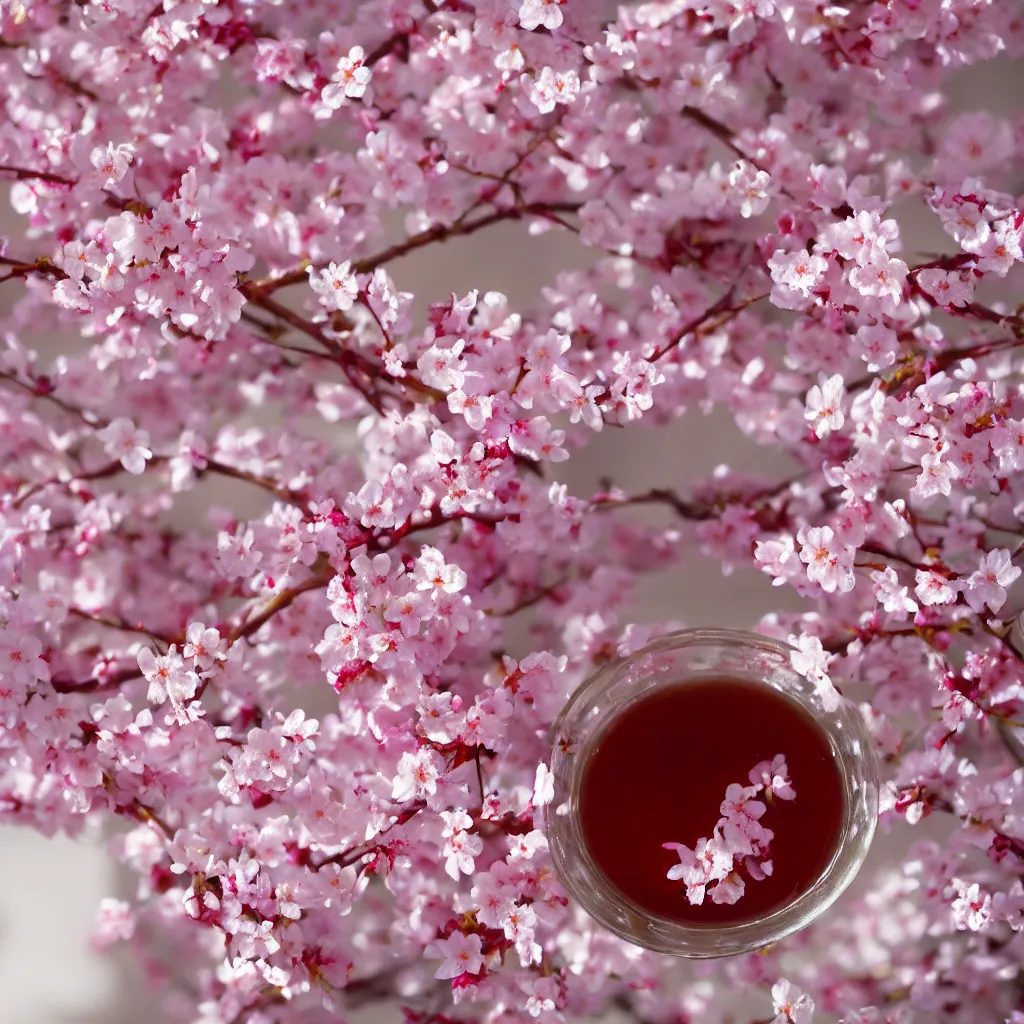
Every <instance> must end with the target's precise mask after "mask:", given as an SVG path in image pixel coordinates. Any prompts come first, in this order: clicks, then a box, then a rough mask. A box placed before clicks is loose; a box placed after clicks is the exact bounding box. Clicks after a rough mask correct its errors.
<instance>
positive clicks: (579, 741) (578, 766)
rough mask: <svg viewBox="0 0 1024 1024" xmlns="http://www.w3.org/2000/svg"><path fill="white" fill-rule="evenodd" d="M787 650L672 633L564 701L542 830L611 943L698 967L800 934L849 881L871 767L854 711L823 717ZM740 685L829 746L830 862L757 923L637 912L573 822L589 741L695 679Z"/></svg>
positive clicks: (844, 708) (872, 813) (866, 828)
mask: <svg viewBox="0 0 1024 1024" xmlns="http://www.w3.org/2000/svg"><path fill="white" fill-rule="evenodd" d="M791 650H792V648H790V647H789V646H788V645H787V644H784V643H780V642H779V641H777V640H772V639H770V638H769V637H765V636H761V635H759V634H757V633H747V632H744V631H741V630H733V629H688V630H683V631H681V632H677V633H672V634H669V635H668V636H664V637H661V638H659V639H658V640H655V641H654V642H653V643H651V644H649V645H648V646H647V647H644V648H643V649H642V650H640V651H637V652H636V653H635V654H632V655H630V656H629V657H626V658H621V659H618V660H616V661H613V662H611V663H609V664H608V665H605V666H604V667H602V668H601V669H599V670H598V671H597V672H595V673H594V674H593V675H592V676H590V678H589V679H587V680H586V681H585V682H584V683H583V684H582V685H581V686H580V687H579V688H578V689H577V690H576V692H575V693H574V694H573V695H572V697H570V698H569V701H568V703H567V704H566V706H565V708H564V709H563V710H562V713H561V714H560V715H559V717H558V719H557V720H556V722H555V724H554V726H553V727H552V754H551V771H552V774H553V775H554V787H555V795H554V800H553V801H552V802H551V803H550V804H549V805H548V807H547V808H545V818H544V822H543V824H544V828H545V829H546V832H547V836H548V842H549V843H550V846H551V854H552V858H553V861H554V866H555V870H556V871H557V872H558V874H559V876H560V877H561V879H562V882H563V884H564V885H565V887H566V889H567V890H568V891H569V894H570V895H571V896H572V897H573V898H574V899H575V900H576V901H577V902H578V903H579V904H580V905H581V906H582V907H583V908H584V910H586V911H587V913H589V914H590V916H591V917H593V918H594V919H595V920H596V921H598V922H599V923H600V924H602V925H604V927H605V928H607V929H608V930H609V931H611V932H614V933H615V934H616V935H618V936H619V937H621V938H623V939H626V940H627V941H629V942H632V943H635V944H636V945H638V946H643V947H645V948H647V949H650V950H654V951H655V952H658V953H669V954H672V955H675V956H682V957H692V958H699V959H707V958H711V957H720V956H730V955H732V954H735V953H746V952H750V951H752V950H756V949H762V948H764V947H765V946H770V945H772V944H773V943H775V942H778V941H779V940H780V939H782V938H784V937H785V936H787V935H790V934H792V933H793V932H795V931H798V930H799V929H801V928H804V927H805V926H806V925H808V924H810V922H811V921H813V920H814V918H816V917H817V916H818V915H819V914H821V913H822V912H823V911H824V910H825V909H826V908H828V907H829V906H830V905H831V904H832V903H833V902H834V901H835V900H836V898H837V897H838V896H839V895H840V893H842V891H843V890H844V889H845V888H846V887H847V886H848V885H849V884H850V882H852V881H853V879H854V876H855V875H856V874H857V871H858V869H859V868H860V866H861V864H862V863H863V861H864V858H865V856H866V855H867V852H868V849H869V847H870V846H871V840H872V837H873V836H874V832H875V823H876V820H877V817H878V764H877V761H876V759H875V754H874V748H873V744H872V741H871V737H870V735H869V733H868V731H867V727H866V725H865V724H864V720H863V718H862V717H861V715H860V713H859V712H858V711H857V708H856V707H855V706H854V705H853V704H852V703H851V702H850V701H848V700H843V701H842V703H841V705H840V707H839V709H838V710H836V711H833V712H827V711H825V709H824V708H823V707H822V705H821V701H820V699H819V698H818V696H817V695H816V694H815V692H814V687H813V685H812V684H811V683H810V682H808V681H807V680H806V679H805V678H804V677H803V676H801V675H799V674H798V673H797V672H796V671H794V669H793V668H792V666H791V664H790V658H789V655H790V651H791ZM724 676H727V677H730V678H737V679H743V680H747V681H750V682H754V683H760V684H763V685H764V686H771V687H774V688H775V689H776V690H778V691H779V692H780V693H783V694H785V695H787V696H788V697H790V698H792V699H794V700H795V701H797V702H798V703H799V704H800V705H802V706H803V707H804V708H805V709H806V710H807V711H809V712H810V713H811V715H812V716H813V717H814V719H815V721H816V722H817V724H818V726H819V727H820V728H821V729H822V731H823V732H824V733H825V735H826V736H827V738H828V741H829V744H830V745H831V748H832V754H833V756H834V757H835V760H836V766H837V768H838V770H839V774H840V777H841V779H842V781H843V788H844V813H843V821H842V828H841V831H840V835H839V839H838V841H837V844H836V849H835V852H834V854H833V856H832V859H831V861H830V862H829V864H828V866H827V867H826V868H825V870H824V872H823V873H822V874H821V876H820V877H819V878H818V880H817V881H816V882H815V883H814V884H813V885H812V886H811V887H810V888H809V889H808V890H807V891H806V892H804V893H803V894H802V895H801V896H799V897H797V899H796V900H794V901H793V902H792V903H789V904H787V905H785V906H783V907H781V908H779V909H778V910H775V911H773V912H771V913H770V914H768V915H766V916H765V917H762V918H758V919H755V920H752V921H744V922H741V923H736V924H730V925H726V926H720V925H715V926H705V927H701V926H697V925H693V924H683V923H681V922H679V921H674V920H672V919H670V918H666V917H661V916H659V915H657V914H652V913H651V912H650V911H648V910H644V909H641V908H640V907H639V906H637V905H636V904H635V903H633V902H632V901H631V900H630V899H629V898H628V897H626V896H625V895H624V894H623V893H621V892H620V891H619V890H618V889H617V888H616V887H615V886H614V885H613V884H612V882H611V881H610V880H609V879H608V878H607V877H606V876H605V875H604V873H603V872H602V871H601V869H600V868H599V867H598V866H597V864H596V863H595V862H594V860H593V859H592V857H591V856H590V854H589V852H588V850H587V847H586V844H585V842H584V838H583V831H582V827H581V823H580V819H579V794H580V786H581V782H582V779H583V776H584V774H585V770H586V766H587V761H588V758H589V757H590V755H591V752H592V751H593V749H594V747H595V744H596V741H597V740H598V739H599V737H600V736H601V735H602V733H603V732H604V731H605V729H607V727H608V726H609V725H610V724H611V722H612V721H613V720H614V719H615V718H616V717H617V716H618V715H620V714H621V713H622V712H623V710H624V709H625V708H626V707H627V705H630V704H632V703H633V702H634V701H636V700H638V699H639V698H641V697H643V696H646V695H649V694H650V693H652V692H653V691H654V690H656V689H659V688H661V687H665V686H673V685H678V684H679V683H685V682H696V681H699V680H701V679H702V678H722V677H724Z"/></svg>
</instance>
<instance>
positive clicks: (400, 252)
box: [243, 203, 581, 295]
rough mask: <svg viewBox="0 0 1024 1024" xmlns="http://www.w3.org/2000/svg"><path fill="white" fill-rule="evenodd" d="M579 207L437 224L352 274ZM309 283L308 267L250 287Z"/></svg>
mask: <svg viewBox="0 0 1024 1024" xmlns="http://www.w3.org/2000/svg"><path fill="white" fill-rule="evenodd" d="M580 206H581V204H580V203H526V204H523V205H519V206H511V207H502V208H500V209H496V210H493V211H492V212H491V213H488V214H484V215H483V216H481V217H477V218H475V219H473V220H469V219H466V220H463V219H461V218H457V219H456V220H455V221H454V222H453V223H452V224H435V225H434V226H433V227H429V228H425V229H424V230H423V231H420V232H418V233H417V234H415V235H410V236H409V237H408V238H406V239H404V240H403V241H401V242H396V243H395V244H394V245H391V246H388V248H386V249H382V250H381V251H380V252H378V253H376V254H374V255H373V256H367V257H365V258H363V259H361V260H356V261H355V262H354V263H353V264H352V273H354V274H369V273H372V272H373V271H374V270H376V269H377V268H378V267H383V266H386V265H387V264H388V263H391V262H392V261H393V260H396V259H399V258H400V257H402V256H408V255H409V254H410V253H413V252H415V251H416V250H417V249H422V248H423V247H424V246H427V245H433V244H435V243H438V242H445V241H448V240H450V239H453V238H460V237H463V236H466V235H472V234H475V233H476V232H477V231H482V230H483V229H484V228H489V227H491V226H492V225H494V224H501V223H503V222H505V221H517V220H523V219H524V218H526V217H539V218H541V219H549V220H550V219H553V217H554V215H556V214H559V213H576V212H577V211H578V210H579V208H580ZM318 269H319V268H318ZM307 279H308V272H307V270H306V268H305V267H301V268H299V269H296V270H289V271H287V272H285V273H283V274H280V275H278V276H275V277H268V278H263V279H261V280H259V281H253V282H251V284H250V285H248V286H247V287H248V288H250V289H251V290H252V291H253V292H254V293H257V294H261V295H266V294H268V293H269V292H272V291H274V290H276V289H278V288H285V287H287V286H289V285H293V284H300V283H302V282H303V281H306V280H307ZM243 290H246V287H243Z"/></svg>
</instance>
